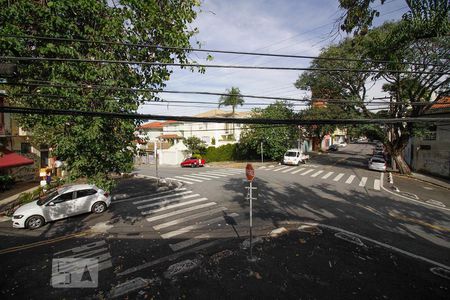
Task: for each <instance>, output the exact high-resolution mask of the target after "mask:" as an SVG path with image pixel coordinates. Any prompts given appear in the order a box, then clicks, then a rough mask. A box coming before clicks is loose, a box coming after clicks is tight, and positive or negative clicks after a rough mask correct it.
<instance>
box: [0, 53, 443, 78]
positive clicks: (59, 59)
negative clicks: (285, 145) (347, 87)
mask: <svg viewBox="0 0 450 300" xmlns="http://www.w3.org/2000/svg"><path fill="white" fill-rule="evenodd" d="M0 60H8V61H11V60H17V61H39V62H40V61H45V62H77V63H102V64H127V65H143V66H166V67H182V68H183V67H193V68H221V69H247V70H278V71H316V72H355V73H381V72H387V73H393V74H427V75H430V74H433V75H448V74H449V73H448V72H433V71H424V70H403V71H402V70H376V69H348V68H334V69H333V68H311V67H308V68H306V67H305V68H301V67H264V66H244V65H214V64H198V63H195V64H192V63H187V64H186V63H163V62H149V61H139V60H115V59H86V58H62V57H31V56H0Z"/></svg>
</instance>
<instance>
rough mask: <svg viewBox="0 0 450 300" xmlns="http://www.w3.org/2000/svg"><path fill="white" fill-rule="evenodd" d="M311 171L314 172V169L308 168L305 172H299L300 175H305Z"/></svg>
mask: <svg viewBox="0 0 450 300" xmlns="http://www.w3.org/2000/svg"><path fill="white" fill-rule="evenodd" d="M311 172H314V169H309V170H307V171H305V172H303V173H302V174H300V175H302V176H303V175H306V174H309V173H311Z"/></svg>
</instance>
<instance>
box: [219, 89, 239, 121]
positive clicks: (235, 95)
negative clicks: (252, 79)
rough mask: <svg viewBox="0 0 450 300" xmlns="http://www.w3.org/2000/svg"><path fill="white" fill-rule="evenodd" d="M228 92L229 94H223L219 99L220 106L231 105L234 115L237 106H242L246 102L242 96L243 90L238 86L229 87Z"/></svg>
mask: <svg viewBox="0 0 450 300" xmlns="http://www.w3.org/2000/svg"><path fill="white" fill-rule="evenodd" d="M226 93H227V94H228V95H226V96H221V97H220V99H219V107H221V106H231V109H232V110H233V115H234V111H235V109H236V107H237V106H238V105H240V106H242V105H243V104H244V98H242V95H241V91H240V90H239V88H237V87H232V88H231V89H227V90H226Z"/></svg>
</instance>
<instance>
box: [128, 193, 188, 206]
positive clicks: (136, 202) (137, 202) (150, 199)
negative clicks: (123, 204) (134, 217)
mask: <svg viewBox="0 0 450 300" xmlns="http://www.w3.org/2000/svg"><path fill="white" fill-rule="evenodd" d="M191 193H192V191H185V192H180V193H175V194H169V195H164V196H159V197H154V198H147V199H144V200H139V201H134V202H133V204H139V203H145V202H150V201H155V200H160V199H165V198H173V197H177V196H183V195H187V194H191Z"/></svg>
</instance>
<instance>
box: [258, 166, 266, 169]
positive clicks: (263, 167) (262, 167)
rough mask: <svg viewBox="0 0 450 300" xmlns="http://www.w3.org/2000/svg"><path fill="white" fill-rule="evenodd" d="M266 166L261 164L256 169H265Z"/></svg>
mask: <svg viewBox="0 0 450 300" xmlns="http://www.w3.org/2000/svg"><path fill="white" fill-rule="evenodd" d="M265 168H266V167H265V166H261V167H259V168H258V169H265Z"/></svg>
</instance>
